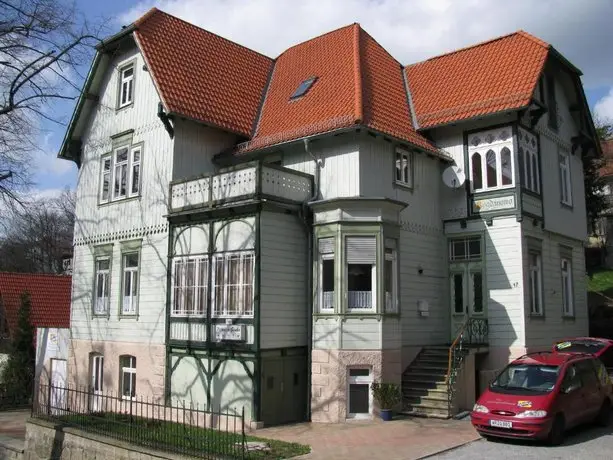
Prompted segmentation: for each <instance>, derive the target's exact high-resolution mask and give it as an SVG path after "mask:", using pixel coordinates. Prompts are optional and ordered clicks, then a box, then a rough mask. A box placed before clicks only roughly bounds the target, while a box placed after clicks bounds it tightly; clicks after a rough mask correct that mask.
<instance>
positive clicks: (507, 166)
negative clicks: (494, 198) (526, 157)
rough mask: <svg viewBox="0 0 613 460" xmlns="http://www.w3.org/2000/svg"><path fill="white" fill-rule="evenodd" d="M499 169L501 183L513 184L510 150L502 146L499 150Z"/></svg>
mask: <svg viewBox="0 0 613 460" xmlns="http://www.w3.org/2000/svg"><path fill="white" fill-rule="evenodd" d="M500 171H501V173H502V184H501V185H511V184H513V166H512V163H511V151H510V150H509V149H508V147H503V148H502V150H501V151H500Z"/></svg>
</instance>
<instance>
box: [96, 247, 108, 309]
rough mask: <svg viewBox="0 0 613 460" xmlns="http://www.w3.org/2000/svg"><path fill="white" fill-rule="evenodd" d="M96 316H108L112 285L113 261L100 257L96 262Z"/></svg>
mask: <svg viewBox="0 0 613 460" xmlns="http://www.w3.org/2000/svg"><path fill="white" fill-rule="evenodd" d="M94 276H95V287H94V315H107V314H108V312H109V293H110V284H111V259H110V258H109V257H98V258H97V259H96V262H95V275H94Z"/></svg>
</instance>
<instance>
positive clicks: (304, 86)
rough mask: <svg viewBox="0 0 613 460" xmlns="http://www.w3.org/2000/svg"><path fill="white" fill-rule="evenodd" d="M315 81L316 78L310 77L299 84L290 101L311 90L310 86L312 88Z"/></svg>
mask: <svg viewBox="0 0 613 460" xmlns="http://www.w3.org/2000/svg"><path fill="white" fill-rule="evenodd" d="M316 80H317V77H310V78H307V79H306V80H304V81H303V82H302V83H300V85H299V86H298V88H296V91H294V94H292V95H291V97H290V100H291V99H297V98H299V97H302V96H304V95H305V94H306V93H307V92H308V91H309V90H310V89H311V86H313V83H315V81H316Z"/></svg>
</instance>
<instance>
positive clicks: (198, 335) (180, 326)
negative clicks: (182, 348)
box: [170, 320, 207, 342]
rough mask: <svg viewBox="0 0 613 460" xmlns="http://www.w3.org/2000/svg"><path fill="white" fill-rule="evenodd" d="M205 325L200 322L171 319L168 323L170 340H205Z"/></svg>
mask: <svg viewBox="0 0 613 460" xmlns="http://www.w3.org/2000/svg"><path fill="white" fill-rule="evenodd" d="M206 330H207V325H206V323H205V322H204V321H203V322H201V323H187V322H183V321H172V320H171V323H170V340H182V341H189V342H204V341H206Z"/></svg>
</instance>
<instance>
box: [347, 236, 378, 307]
mask: <svg viewBox="0 0 613 460" xmlns="http://www.w3.org/2000/svg"><path fill="white" fill-rule="evenodd" d="M356 237H357V238H360V237H364V238H373V239H375V246H377V242H376V238H377V237H376V236H375V235H348V236H346V237H345V241H344V244H345V264H344V272H345V280H346V283H345V290H344V291H345V298H346V299H347V312H349V313H372V312H375V311H377V257H375V261H374V262H373V263H372V264H371V271H370V276H371V281H370V283H371V301H370V303H371V306H370V308H355V307H353V308H352V307H351V303H350V299H349V292H350V291H349V266H350V265H366V264H356V263H349V261H348V260H347V239H348V238H356ZM355 292H368V291H355Z"/></svg>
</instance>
